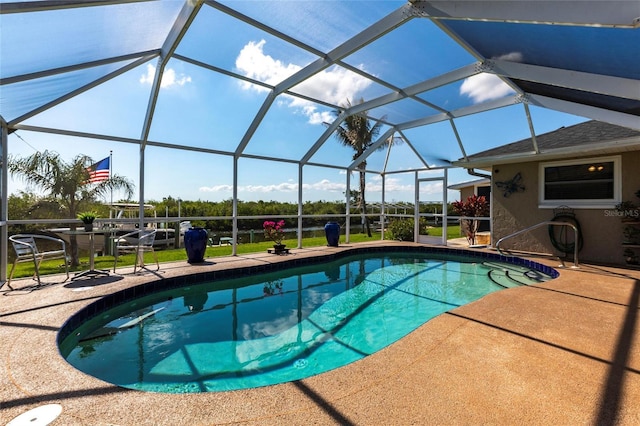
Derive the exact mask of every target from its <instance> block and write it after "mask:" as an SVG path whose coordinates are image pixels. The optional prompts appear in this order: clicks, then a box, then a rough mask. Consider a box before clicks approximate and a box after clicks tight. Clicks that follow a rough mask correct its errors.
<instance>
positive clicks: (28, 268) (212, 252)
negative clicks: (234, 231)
mask: <svg viewBox="0 0 640 426" xmlns="http://www.w3.org/2000/svg"><path fill="white" fill-rule="evenodd" d="M438 232H439V233H438ZM429 235H442V228H431V229H429ZM447 235H448V237H447V238H449V239H450V238H459V237H460V226H449V227H447ZM379 239H380V233H376V232H373V233H372V236H371V237H370V238H369V237H367V236H366V234H359V233H358V234H351V235H350V240H351V242H352V243H360V242H366V241H378V240H379ZM340 240H341V241H344V235H342V236H341V237H340ZM283 244H287V245H288V246H289V247H296V246H297V240H294V239H290V240H283ZM326 244H327V240H326V238H325V237H324V236H322V237H312V238H305V239H303V241H302V246H303V247H318V246H324V245H326ZM271 247H273V243H272V242H260V243H247V244H238V246H237V253H238V254H248V253H259V252H265V251H267V249H269V248H271ZM156 254H157V255H158V261H159V262H160V263H163V262H175V261H181V260H187V252H186V251H185V249H184V248H180V249H170V250H157V251H156ZM230 255H231V246H214V247H207V252H206V255H205V257H206V258H212V257H219V256H230ZM134 260H135V255H133V254H128V255H124V256H119V257H118V268H121V267H124V266H133V262H134ZM113 261H114V257H113V256H98V257H96V258H95V268H96V269H113ZM145 263H146V264H152V263H153V258H152V256H151V254H150V253H147V254H145ZM8 268H9V270H10V269H11V265H8ZM85 269H89V258H88V257H80V267H79V268H72V269H71V271H72V272H77V271H82V270H85ZM33 272H34V271H33V264H32V263H19V264H18V265H17V266H16V270H15V272H14V273H13V277H14V278H22V277H29V276H31V275H32V274H33ZM59 273H64V264H63V263H62V262H61V260H49V261H45V262H42V264H41V265H40V274H41V275H48V274H59Z"/></svg>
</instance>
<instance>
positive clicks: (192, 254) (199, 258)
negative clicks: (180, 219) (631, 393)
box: [184, 228, 208, 263]
mask: <svg viewBox="0 0 640 426" xmlns="http://www.w3.org/2000/svg"><path fill="white" fill-rule="evenodd" d="M207 238H208V234H207V231H206V230H204V229H203V228H190V229H188V230H187V231H186V232H185V233H184V248H185V250H187V262H189V263H202V262H204V253H205V251H206V250H207Z"/></svg>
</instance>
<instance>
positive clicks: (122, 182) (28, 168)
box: [7, 151, 134, 266]
mask: <svg viewBox="0 0 640 426" xmlns="http://www.w3.org/2000/svg"><path fill="white" fill-rule="evenodd" d="M93 163H94V161H93V160H92V159H91V158H90V157H88V156H86V155H82V154H80V155H78V156H76V157H75V158H74V159H73V160H72V161H71V162H70V163H67V162H65V161H64V160H62V159H61V158H60V155H59V154H58V153H56V152H50V151H43V152H36V153H35V154H33V155H31V156H29V157H25V158H9V162H8V167H7V169H8V171H9V172H10V173H11V174H12V175H17V176H18V177H20V178H21V179H22V180H23V181H24V182H25V183H27V184H32V185H34V186H37V187H39V188H40V189H42V190H43V191H44V192H46V193H47V194H48V197H49V198H50V199H51V200H53V201H56V202H57V203H58V204H59V205H60V206H61V207H62V210H63V212H64V213H66V215H67V216H68V217H69V218H72V219H75V218H76V215H77V214H78V213H79V208H80V207H81V206H83V205H85V204H89V203H92V202H95V200H96V198H97V197H99V196H104V195H106V194H108V193H109V192H110V191H112V190H119V189H122V190H124V191H125V193H126V197H127V198H131V196H132V195H133V188H134V186H133V183H131V181H129V180H128V179H127V178H125V177H122V176H118V175H110V176H109V179H107V180H104V181H102V182H100V183H95V184H88V182H89V170H88V167H89V166H91V165H92V164H93ZM71 229H72V230H75V224H72V225H71ZM70 243H71V244H70V247H69V249H70V250H71V266H78V264H79V263H78V243H77V241H76V239H75V236H71V239H70Z"/></svg>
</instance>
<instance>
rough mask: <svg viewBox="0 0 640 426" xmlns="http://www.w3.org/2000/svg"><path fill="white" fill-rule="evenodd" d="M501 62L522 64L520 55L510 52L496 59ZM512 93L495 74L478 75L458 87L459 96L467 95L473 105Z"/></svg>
mask: <svg viewBox="0 0 640 426" xmlns="http://www.w3.org/2000/svg"><path fill="white" fill-rule="evenodd" d="M495 59H500V60H503V61H510V62H522V53H520V52H511V53H507V54H505V55H502V56H499V57H498V58H495ZM511 93H514V91H513V89H511V87H509V86H508V85H507V84H506V83H505V82H503V81H502V80H500V77H498V76H497V75H495V74H487V73H480V74H476V75H473V76H471V77H469V78H466V79H465V80H464V82H463V83H462V86H460V94H461V95H467V96H469V97H470V98H471V99H473V102H474V103H480V102H484V101H490V100H493V99H499V98H501V97H503V96H506V95H509V94H511Z"/></svg>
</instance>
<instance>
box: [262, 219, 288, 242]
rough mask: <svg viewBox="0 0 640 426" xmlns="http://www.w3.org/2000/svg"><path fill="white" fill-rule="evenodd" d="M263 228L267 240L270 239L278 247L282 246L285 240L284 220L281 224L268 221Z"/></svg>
mask: <svg viewBox="0 0 640 426" xmlns="http://www.w3.org/2000/svg"><path fill="white" fill-rule="evenodd" d="M262 227H263V228H264V236H265V238H268V239H270V240H271V241H273V242H274V243H276V244H277V245H281V244H282V240H283V239H284V220H281V221H279V222H273V221H271V220H266V221H265V222H264V223H263V224H262Z"/></svg>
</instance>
